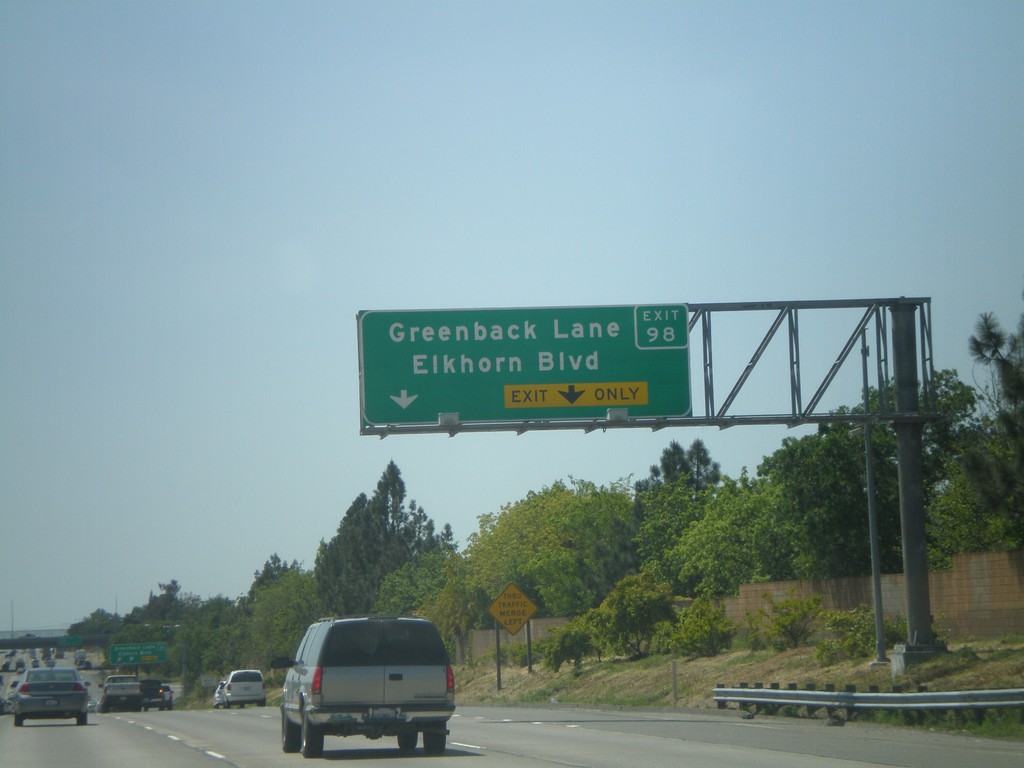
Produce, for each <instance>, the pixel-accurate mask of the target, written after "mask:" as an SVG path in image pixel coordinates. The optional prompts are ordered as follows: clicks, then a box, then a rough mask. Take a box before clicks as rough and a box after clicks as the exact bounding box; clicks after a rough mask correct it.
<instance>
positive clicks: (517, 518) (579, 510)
mask: <svg viewBox="0 0 1024 768" xmlns="http://www.w3.org/2000/svg"><path fill="white" fill-rule="evenodd" d="M630 504H631V500H630V494H629V489H628V486H626V485H625V484H622V483H619V484H616V485H612V486H610V487H604V486H602V487H598V486H596V485H594V484H593V483H588V482H585V481H580V480H573V481H572V487H569V486H567V485H565V484H564V483H561V482H559V483H555V484H554V485H552V486H551V487H548V488H544V489H543V490H542V491H539V492H531V493H529V494H528V495H527V496H526V498H525V499H522V500H520V501H518V502H515V503H514V504H509V505H507V506H505V507H503V508H502V510H501V512H500V514H496V515H495V514H488V515H482V516H481V517H480V525H479V529H478V531H477V532H476V533H474V534H473V535H472V536H471V537H470V540H469V545H468V546H467V549H466V556H467V558H469V563H470V573H471V576H470V578H471V579H472V580H473V585H474V587H476V588H479V589H480V590H482V592H483V593H485V594H487V595H490V596H491V597H492V599H493V597H496V596H497V595H498V594H499V593H500V592H501V590H503V589H504V588H505V587H506V586H507V585H508V584H509V583H510V582H515V583H516V584H517V585H518V586H519V587H520V589H522V590H523V591H524V592H525V593H526V594H528V595H530V596H531V597H532V598H533V599H534V600H535V601H536V602H537V603H538V607H539V608H540V610H541V612H542V613H541V614H540V615H549V616H574V615H579V614H581V613H584V612H585V611H587V610H588V609H590V608H592V607H594V606H596V605H597V604H598V603H600V601H601V600H602V599H603V598H604V596H605V595H606V594H607V593H608V591H609V590H610V589H611V588H612V585H613V584H614V583H615V581H616V580H618V579H619V578H620V577H621V576H622V575H624V574H625V573H628V572H629V571H630V570H632V569H633V568H634V567H635V558H634V556H633V554H632V547H633V544H632V540H633V537H634V533H635V532H634V529H633V527H632V513H631V506H630ZM486 605H487V604H485V605H483V606H482V608H483V609H486Z"/></svg>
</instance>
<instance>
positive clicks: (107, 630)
mask: <svg viewBox="0 0 1024 768" xmlns="http://www.w3.org/2000/svg"><path fill="white" fill-rule="evenodd" d="M120 629H121V618H120V617H119V616H115V615H114V614H112V613H107V611H105V610H103V609H102V608H97V609H96V610H95V611H93V612H92V613H90V614H89V615H88V616H86V617H85V618H84V619H82V620H81V621H76V622H75V623H74V624H72V625H71V626H69V627H68V634H69V635H79V636H82V637H85V636H89V635H113V634H116V633H117V632H118V630H120Z"/></svg>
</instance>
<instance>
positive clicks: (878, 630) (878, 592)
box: [860, 330, 889, 664]
mask: <svg viewBox="0 0 1024 768" xmlns="http://www.w3.org/2000/svg"><path fill="white" fill-rule="evenodd" d="M860 346H861V356H862V358H863V361H864V365H863V374H864V415H865V416H867V415H868V413H869V412H870V407H871V401H870V398H869V396H868V354H869V353H870V351H871V350H870V348H869V347H868V337H867V331H866V330H865V331H861V332H860ZM871 427H872V425H871V422H869V421H865V422H864V475H865V478H864V479H865V492H866V493H867V495H868V538H869V539H870V542H871V589H872V598H873V602H874V608H875V661H874V662H873V663H874V664H885V663H888V661H889V660H888V659H887V658H885V617H884V615H883V612H882V565H881V558H882V555H881V552H880V551H879V544H878V509H877V506H876V501H875V456H874V451H873V450H872V444H871Z"/></svg>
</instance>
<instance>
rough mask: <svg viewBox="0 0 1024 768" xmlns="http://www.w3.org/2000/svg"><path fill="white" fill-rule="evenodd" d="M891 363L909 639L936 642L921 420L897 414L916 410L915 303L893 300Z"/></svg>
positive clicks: (923, 643)
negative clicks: (933, 629)
mask: <svg viewBox="0 0 1024 768" xmlns="http://www.w3.org/2000/svg"><path fill="white" fill-rule="evenodd" d="M891 310H892V336H893V363H894V368H895V378H896V381H895V387H896V392H895V395H896V420H895V425H894V427H895V430H896V460H897V462H898V463H899V486H900V526H901V530H902V534H903V579H904V590H905V593H906V599H907V643H908V645H911V646H930V645H933V644H934V636H933V634H932V615H931V596H930V593H929V587H928V550H927V541H926V538H925V524H924V523H925V514H924V480H923V469H922V465H923V461H922V454H923V437H922V435H923V426H922V425H923V422H922V421H920V420H915V419H912V418H911V419H904V418H901V417H905V416H912V415H913V414H916V413H918V411H919V407H918V405H919V404H918V377H917V338H916V324H915V322H914V320H915V317H914V314H915V310H916V305H915V304H913V303H911V302H907V303H905V304H904V303H897V304H894V305H892V307H891Z"/></svg>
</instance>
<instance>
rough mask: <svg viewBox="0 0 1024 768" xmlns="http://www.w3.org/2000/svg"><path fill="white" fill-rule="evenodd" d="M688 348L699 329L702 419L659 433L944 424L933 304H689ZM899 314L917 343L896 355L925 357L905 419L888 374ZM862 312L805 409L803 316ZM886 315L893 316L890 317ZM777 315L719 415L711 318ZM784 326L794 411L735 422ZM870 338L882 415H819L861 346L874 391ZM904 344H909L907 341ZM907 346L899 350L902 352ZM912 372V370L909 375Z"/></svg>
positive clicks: (866, 382) (917, 300) (864, 301)
mask: <svg viewBox="0 0 1024 768" xmlns="http://www.w3.org/2000/svg"><path fill="white" fill-rule="evenodd" d="M689 306H690V322H689V326H690V342H691V347H692V345H693V340H694V335H695V333H694V332H695V330H696V329H697V326H698V324H699V331H700V334H699V335H700V337H701V340H702V362H703V366H702V372H703V385H704V414H703V415H702V416H693V417H688V418H686V419H673V420H671V421H673V422H675V423H671V424H669V423H666V424H663V425H662V424H656V425H652V426H653V427H654V428H659V427H661V426H684V425H696V426H717V427H721V428H725V427H731V426H735V425H737V424H784V425H786V426H799V425H801V424H814V423H821V422H834V421H851V422H858V421H877V420H885V421H893V422H896V421H929V420H934V419H937V418H939V415H938V414H937V413H936V412H935V391H934V381H935V368H934V363H933V358H932V332H931V328H932V324H931V299H927V298H903V297H901V298H898V299H849V300H834V301H779V302H758V303H734V304H690V305H689ZM895 308H903V309H905V310H907V309H909V310H911V311H913V313H914V314H915V315H916V316H917V319H918V323H917V333H916V334H915V336H916V338H913V337H911V338H910V339H909V340H911V341H912V342H913V346H912V347H911V348H901V349H899V350H898V352H897V354H900V355H905V356H909V357H911V358H912V359H913V358H915V357H917V355H916V354H915V348H916V350H919V352H920V356H919V359H918V361H917V363H916V365H915V368H916V379H917V386H919V387H920V391H921V402H920V410H917V411H911V412H906V411H900V410H898V409H894V408H893V401H892V396H891V391H890V384H891V382H892V378H891V374H890V366H889V362H890V349H891V348H892V345H891V344H890V340H891V338H892V337H891V334H890V330H889V320H890V317H889V313H890V312H892V311H893V310H894V309H895ZM851 309H853V310H857V309H860V310H863V313H862V314H861V315H860V318H859V319H858V320H857V322H856V323H855V324H854V326H853V328H852V329H851V330H850V333H849V336H848V337H847V339H846V342H845V343H844V344H843V345H842V347H841V348H840V349H839V350H837V352H836V355H835V360H834V362H833V363H832V365H831V366H830V367H829V369H828V371H827V372H826V373H825V376H824V377H823V378H822V380H821V381H820V383H819V384H818V386H817V389H815V391H814V394H813V395H812V396H811V398H810V399H809V400H807V402H806V404H805V402H804V388H803V374H802V370H801V364H800V363H801V346H800V323H799V318H800V313H801V312H802V311H807V310H851ZM887 310H888V312H887ZM754 311H757V312H774V313H775V317H774V320H773V321H772V322H771V324H770V326H769V328H768V330H767V331H766V332H765V334H764V337H763V338H762V339H761V342H760V343H759V344H758V345H757V348H756V349H755V350H754V353H753V355H752V356H751V358H750V360H749V362H748V363H747V364H746V366H745V367H744V369H743V371H742V372H741V373H740V375H739V377H738V378H737V379H736V381H735V383H734V384H733V386H732V388H731V390H730V391H729V394H728V395H727V396H726V398H725V401H724V402H723V403H722V405H721V407H716V397H715V394H716V384H715V368H714V343H713V338H714V337H713V334H712V327H713V318H714V317H715V315H716V314H722V313H727V312H754ZM783 324H785V325H786V327H787V330H788V333H789V371H788V376H789V391H790V408H789V410H788V412H778V413H771V414H760V415H751V414H748V415H742V414H740V415H737V414H733V413H731V412H730V409H731V408H732V406H733V403H734V401H735V400H736V397H737V395H739V393H740V390H741V389H742V388H743V386H744V384H746V382H747V380H748V378H749V377H750V374H751V373H752V372H753V370H754V368H755V367H756V366H757V365H758V363H760V362H761V360H762V358H763V356H764V353H765V351H766V350H767V349H768V347H769V345H770V344H771V342H772V340H773V339H774V338H775V336H776V335H777V333H778V331H779V329H780V328H781V327H782V326H783ZM869 332H872V333H873V336H874V342H875V350H876V354H875V386H876V389H877V390H878V395H879V396H878V400H877V404H876V408H877V411H876V412H875V413H870V412H868V411H867V409H866V408H865V410H864V411H862V412H859V413H845V412H844V413H842V414H838V413H836V412H834V411H827V412H826V411H821V410H820V406H821V402H822V398H823V397H824V395H825V393H826V392H827V391H828V389H829V387H830V386H831V385H832V383H833V382H834V381H835V378H836V376H837V374H838V373H839V371H840V369H841V368H842V367H843V364H844V363H846V361H847V360H848V358H849V357H850V355H851V354H852V353H853V351H854V349H856V348H857V346H858V344H859V346H860V350H861V356H862V358H863V366H862V389H863V391H865V392H866V391H867V390H868V388H869V386H870V379H869V372H868V371H869V366H868V359H869V357H870V346H869V344H868V336H869ZM902 338H903V339H904V340H905V341H906V340H907V336H906V334H904V335H903V336H902ZM905 346H906V344H905V343H904V344H902V345H901V347H905ZM908 370H909V369H908Z"/></svg>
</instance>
